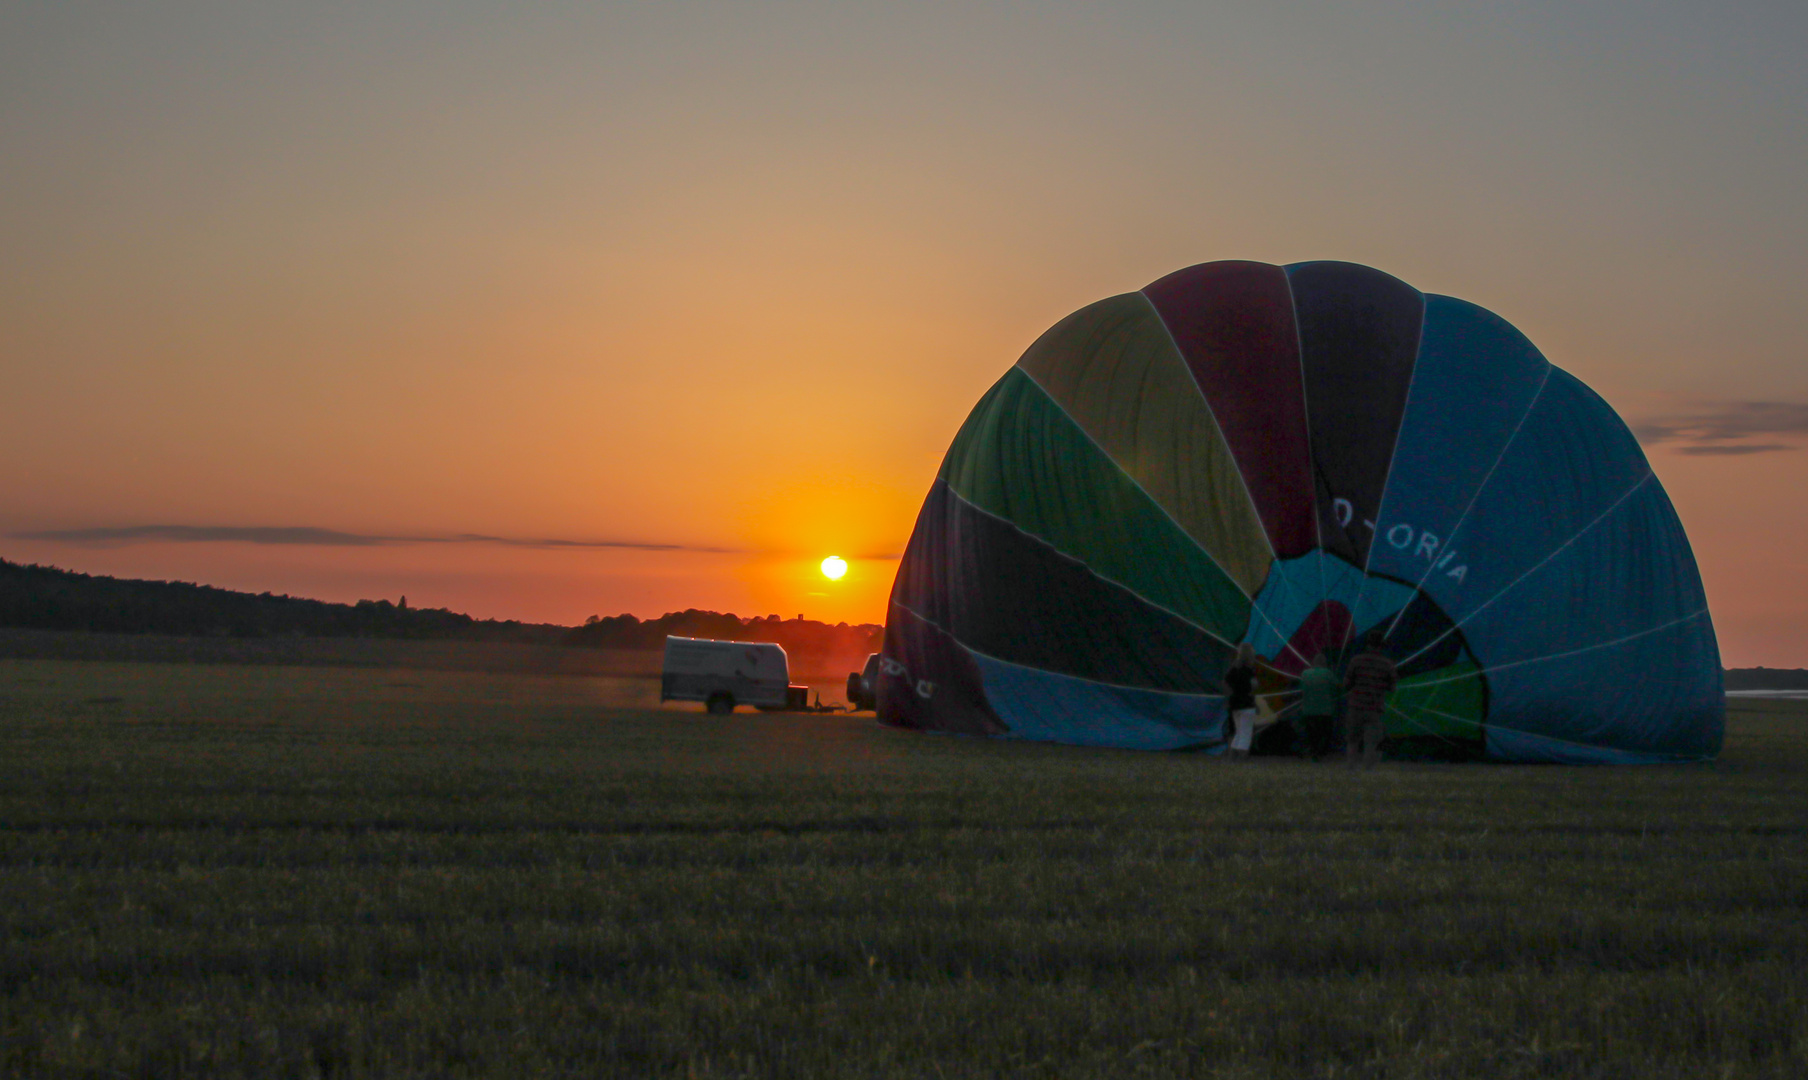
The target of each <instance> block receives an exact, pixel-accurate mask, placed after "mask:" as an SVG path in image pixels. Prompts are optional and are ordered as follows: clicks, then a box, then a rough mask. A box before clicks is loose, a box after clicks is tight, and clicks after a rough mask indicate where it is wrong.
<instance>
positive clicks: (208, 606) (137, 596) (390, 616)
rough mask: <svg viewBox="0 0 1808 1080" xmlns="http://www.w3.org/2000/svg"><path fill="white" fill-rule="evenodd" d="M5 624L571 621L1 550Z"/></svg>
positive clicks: (492, 632) (192, 629) (469, 630)
mask: <svg viewBox="0 0 1808 1080" xmlns="http://www.w3.org/2000/svg"><path fill="white" fill-rule="evenodd" d="M0 626H5V627H18V628H26V629H34V630H87V631H91V632H97V633H111V634H174V635H179V636H184V637H240V638H263V637H326V638H345V637H372V638H414V639H442V640H443V639H448V638H451V639H459V640H467V641H524V642H540V643H553V642H557V641H558V640H560V638H561V637H562V636H563V635H564V634H565V633H567V632H568V631H567V628H566V627H563V626H544V625H536V624H533V623H522V622H515V621H513V620H507V621H502V620H496V619H473V618H472V617H471V616H469V615H461V614H459V613H457V612H455V611H447V610H445V609H444V608H411V607H405V606H403V605H402V604H396V603H391V602H389V601H388V600H360V601H358V602H357V603H356V604H331V603H327V602H326V601H324V600H305V599H302V598H300V597H295V596H277V595H274V594H272V593H267V592H266V593H245V592H233V591H232V590H230V589H216V588H213V587H212V586H209V585H193V584H190V583H188V582H183V581H134V580H130V579H126V578H112V577H102V576H99V575H92V574H78V573H75V572H73V571H70V570H58V569H56V568H55V567H49V566H35V565H32V566H26V565H21V564H19V563H14V562H8V561H6V560H5V559H0Z"/></svg>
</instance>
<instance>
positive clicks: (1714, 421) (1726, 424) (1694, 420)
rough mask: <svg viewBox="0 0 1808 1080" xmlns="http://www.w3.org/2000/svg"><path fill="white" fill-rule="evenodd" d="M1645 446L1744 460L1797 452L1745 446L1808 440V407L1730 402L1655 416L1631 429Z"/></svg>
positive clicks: (1785, 446) (1777, 447) (1787, 447)
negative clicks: (1744, 457)
mask: <svg viewBox="0 0 1808 1080" xmlns="http://www.w3.org/2000/svg"><path fill="white" fill-rule="evenodd" d="M1632 433H1633V435H1635V436H1637V438H1638V441H1639V442H1640V443H1643V444H1644V445H1646V446H1658V445H1662V444H1665V443H1676V444H1680V445H1678V446H1677V447H1676V451H1677V453H1681V454H1691V455H1720V456H1729V457H1730V456H1739V455H1746V454H1768V453H1775V452H1778V451H1786V450H1795V449H1798V447H1796V446H1794V445H1792V444H1789V443H1781V442H1774V441H1772V442H1744V441H1742V440H1745V439H1752V438H1757V437H1760V436H1770V437H1771V438H1772V439H1773V440H1774V439H1775V438H1776V437H1777V436H1784V437H1790V436H1795V437H1804V436H1808V405H1804V404H1800V403H1797V402H1793V401H1725V402H1715V403H1711V404H1703V405H1702V406H1700V407H1699V408H1696V409H1694V410H1692V411H1689V412H1682V413H1673V414H1671V415H1668V416H1655V417H1651V418H1648V419H1645V420H1641V421H1639V422H1638V423H1636V424H1633V425H1632Z"/></svg>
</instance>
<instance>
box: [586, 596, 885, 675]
mask: <svg viewBox="0 0 1808 1080" xmlns="http://www.w3.org/2000/svg"><path fill="white" fill-rule="evenodd" d="M668 634H669V635H672V636H675V637H697V638H715V639H716V640H718V641H772V642H777V643H778V644H779V645H782V646H784V649H785V651H786V652H787V653H790V654H792V655H793V656H799V655H802V656H809V657H831V656H833V657H847V658H857V657H864V656H865V655H866V654H867V653H870V652H878V651H879V645H880V642H882V641H883V640H884V637H885V627H883V626H878V625H875V624H873V623H858V624H853V625H850V624H848V623H836V624H835V625H833V626H831V625H829V624H828V623H821V622H815V621H814V620H811V619H805V618H801V617H800V618H796V619H781V618H779V617H778V616H777V615H767V616H765V617H763V618H762V617H759V616H754V617H753V618H749V619H743V618H741V617H740V616H738V615H735V614H733V613H728V614H720V613H717V612H714V611H699V610H697V609H696V608H691V609H689V610H686V611H674V612H669V613H667V614H665V615H661V616H660V617H659V618H657V619H645V620H642V619H637V618H635V617H634V616H633V615H611V616H609V617H607V618H598V617H597V616H594V615H593V616H591V617H590V618H589V619H588V620H587V621H586V622H585V623H584V625H583V626H580V627H578V628H577V629H575V630H573V631H571V632H570V633H569V634H567V635H566V636H565V643H566V644H567V645H573V646H578V647H588V648H593V649H659V648H663V647H664V646H665V639H666V636H667V635H668ZM856 666H858V665H857V664H856Z"/></svg>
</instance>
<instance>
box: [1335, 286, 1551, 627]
mask: <svg viewBox="0 0 1808 1080" xmlns="http://www.w3.org/2000/svg"><path fill="white" fill-rule="evenodd" d="M1550 370H1551V366H1550V364H1549V363H1548V362H1547V361H1546V360H1545V359H1544V357H1543V356H1541V355H1539V353H1538V350H1537V349H1535V348H1533V347H1532V343H1531V342H1529V341H1527V340H1526V339H1525V338H1524V336H1522V335H1521V334H1520V333H1519V332H1518V331H1517V330H1515V329H1513V327H1512V326H1510V325H1508V324H1507V322H1506V321H1505V320H1503V319H1501V318H1500V317H1499V316H1497V315H1494V314H1493V313H1492V312H1489V311H1486V310H1484V309H1482V308H1479V307H1476V306H1475V305H1474V304H1470V303H1465V302H1464V301H1461V300H1453V299H1451V298H1450V297H1447V296H1427V297H1426V298H1425V328H1424V331H1423V333H1422V334H1421V341H1420V344H1419V358H1418V362H1417V364H1416V365H1415V368H1414V373H1413V379H1412V393H1411V394H1410V395H1409V397H1408V399H1407V404H1406V416H1405V418H1404V419H1403V420H1402V421H1401V425H1400V436H1399V439H1398V441H1397V443H1396V446H1395V449H1394V464H1393V468H1392V469H1391V471H1390V473H1389V477H1388V485H1387V492H1386V494H1384V495H1383V496H1382V498H1381V517H1380V518H1379V519H1378V520H1379V525H1378V526H1377V529H1376V537H1377V542H1376V543H1375V544H1374V545H1373V546H1372V547H1371V548H1370V550H1369V554H1368V567H1369V570H1370V571H1371V572H1372V573H1375V574H1381V575H1385V576H1388V577H1392V578H1395V579H1397V580H1400V581H1405V582H1409V583H1411V584H1413V585H1415V586H1416V585H1419V584H1420V583H1422V582H1426V581H1428V579H1430V578H1431V577H1432V576H1433V575H1439V574H1441V575H1443V576H1444V577H1445V579H1446V580H1450V575H1452V574H1460V575H1461V577H1462V578H1464V579H1466V578H1467V576H1468V571H1467V569H1465V567H1467V565H1468V560H1467V558H1466V552H1465V551H1464V550H1463V549H1462V548H1459V547H1457V546H1456V545H1455V544H1453V543H1452V542H1451V538H1452V534H1453V533H1454V531H1455V530H1456V529H1457V528H1458V526H1459V524H1460V523H1461V522H1462V520H1463V518H1464V516H1465V514H1466V513H1467V512H1468V511H1469V509H1470V506H1471V505H1472V504H1473V503H1474V502H1475V500H1476V497H1477V496H1478V495H1479V494H1480V492H1481V491H1482V489H1483V487H1484V485H1485V484H1486V483H1487V481H1488V478H1489V475H1490V474H1491V473H1492V472H1493V471H1494V469H1495V467H1496V466H1497V465H1498V464H1499V463H1500V461H1501V458H1502V456H1503V455H1504V454H1505V452H1506V450H1507V448H1508V446H1509V444H1510V443H1512V442H1513V441H1514V440H1515V438H1516V437H1517V436H1518V435H1519V432H1520V426H1521V424H1522V423H1523V421H1524V420H1525V418H1526V414H1527V412H1528V411H1529V410H1530V409H1531V407H1532V404H1533V402H1534V401H1535V400H1537V398H1538V396H1539V393H1540V391H1541V389H1542V388H1543V386H1544V381H1545V379H1546V377H1547V376H1548V375H1549V373H1550ZM1440 564H1441V565H1440ZM1374 614H1375V613H1374V612H1372V611H1363V612H1359V613H1358V621H1359V622H1360V621H1365V617H1372V616H1373V615H1374Z"/></svg>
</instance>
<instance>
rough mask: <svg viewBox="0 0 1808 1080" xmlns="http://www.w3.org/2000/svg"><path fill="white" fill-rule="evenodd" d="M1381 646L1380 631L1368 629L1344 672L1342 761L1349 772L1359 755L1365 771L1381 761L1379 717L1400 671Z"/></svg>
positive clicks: (1396, 682) (1396, 683) (1398, 680)
mask: <svg viewBox="0 0 1808 1080" xmlns="http://www.w3.org/2000/svg"><path fill="white" fill-rule="evenodd" d="M1383 643H1384V639H1383V638H1382V636H1381V631H1379V630H1370V631H1369V632H1368V636H1367V637H1365V638H1364V639H1363V643H1362V651H1361V652H1359V653H1357V654H1356V656H1355V658H1354V659H1352V660H1351V661H1350V666H1349V667H1348V668H1346V669H1345V670H1344V675H1343V688H1344V690H1345V691H1346V692H1347V696H1346V697H1345V698H1344V707H1343V722H1344V729H1343V738H1344V742H1343V760H1344V764H1346V765H1348V766H1349V767H1350V768H1352V769H1354V768H1355V767H1356V757H1357V754H1358V753H1360V754H1361V755H1362V763H1363V765H1364V766H1366V767H1367V768H1371V769H1372V768H1374V767H1375V763H1376V762H1378V761H1380V760H1381V735H1382V730H1383V727H1382V723H1381V714H1382V712H1383V711H1384V710H1385V709H1386V708H1387V695H1389V694H1391V693H1393V692H1394V687H1395V686H1396V685H1398V684H1399V682H1400V672H1399V671H1398V669H1396V668H1395V667H1394V662H1393V661H1392V660H1389V659H1388V658H1387V653H1386V652H1384V651H1382V646H1383Z"/></svg>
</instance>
